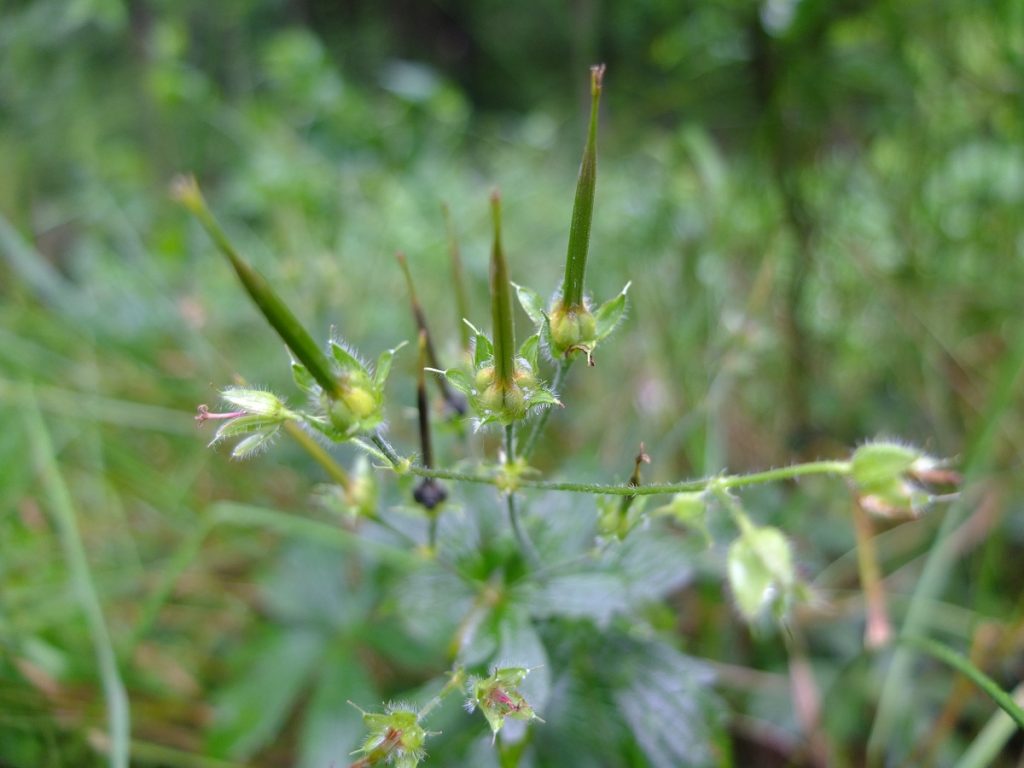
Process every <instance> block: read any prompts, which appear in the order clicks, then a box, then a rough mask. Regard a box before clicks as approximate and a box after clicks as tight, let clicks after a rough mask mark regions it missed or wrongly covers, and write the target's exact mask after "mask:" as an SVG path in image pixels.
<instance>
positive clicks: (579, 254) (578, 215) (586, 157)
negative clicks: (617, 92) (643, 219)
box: [562, 64, 604, 307]
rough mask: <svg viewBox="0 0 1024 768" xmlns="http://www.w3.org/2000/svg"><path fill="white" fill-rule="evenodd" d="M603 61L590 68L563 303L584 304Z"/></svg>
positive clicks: (592, 212) (566, 260) (571, 305)
mask: <svg viewBox="0 0 1024 768" xmlns="http://www.w3.org/2000/svg"><path fill="white" fill-rule="evenodd" d="M603 79H604V65H603V64H601V65H599V66H595V67H591V68H590V97H591V101H590V125H589V128H588V129H587V143H586V146H585V147H584V149H583V159H582V161H581V162H580V173H579V177H578V179H577V180H576V199H575V200H574V202H573V206H572V222H571V223H570V224H569V248H568V252H567V253H566V257H565V279H564V280H563V282H562V303H563V304H564V305H565V306H566V307H578V306H582V304H583V276H584V272H585V271H586V269H587V251H588V250H589V249H590V225H591V222H592V221H593V218H594V190H595V189H596V188H597V114H598V106H599V105H600V103H601V88H602V82H603Z"/></svg>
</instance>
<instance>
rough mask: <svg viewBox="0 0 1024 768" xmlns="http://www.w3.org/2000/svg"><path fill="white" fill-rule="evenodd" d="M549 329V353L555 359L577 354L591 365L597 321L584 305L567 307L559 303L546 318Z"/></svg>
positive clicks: (595, 343)
mask: <svg viewBox="0 0 1024 768" xmlns="http://www.w3.org/2000/svg"><path fill="white" fill-rule="evenodd" d="M548 322H549V323H550V328H551V331H550V333H551V353H552V355H553V356H554V357H556V358H561V357H569V356H570V355H573V354H575V353H577V352H582V353H583V354H585V355H586V356H587V361H588V362H589V363H590V364H591V365H593V364H594V363H593V358H592V355H591V353H592V351H593V349H594V347H595V346H596V345H597V341H598V340H597V320H596V319H595V317H594V315H593V313H592V312H591V311H590V310H589V309H587V307H586V306H584V305H577V306H570V307H567V306H565V304H563V303H562V302H559V303H558V304H556V305H555V307H554V308H553V309H552V310H551V314H550V315H549V317H548Z"/></svg>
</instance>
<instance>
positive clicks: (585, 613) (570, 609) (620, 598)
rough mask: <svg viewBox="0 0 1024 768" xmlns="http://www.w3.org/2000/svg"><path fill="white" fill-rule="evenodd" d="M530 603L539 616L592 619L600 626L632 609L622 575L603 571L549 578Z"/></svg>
mask: <svg viewBox="0 0 1024 768" xmlns="http://www.w3.org/2000/svg"><path fill="white" fill-rule="evenodd" d="M529 605H530V611H531V613H532V614H533V615H534V616H536V617H538V618H567V619H590V620H591V621H593V622H594V624H596V625H597V627H598V628H604V627H607V626H608V625H609V624H610V623H611V620H612V618H613V617H614V616H616V615H618V614H625V613H628V612H629V610H630V601H629V592H628V591H627V589H626V585H625V583H624V582H623V580H622V578H621V577H620V576H619V575H617V574H613V573H607V572H603V571H595V572H590V573H573V574H568V575H565V576H555V577H553V578H551V579H548V580H546V581H545V582H544V583H542V584H540V585H538V586H537V588H536V589H535V590H534V591H533V592H532V594H531V595H530V598H529Z"/></svg>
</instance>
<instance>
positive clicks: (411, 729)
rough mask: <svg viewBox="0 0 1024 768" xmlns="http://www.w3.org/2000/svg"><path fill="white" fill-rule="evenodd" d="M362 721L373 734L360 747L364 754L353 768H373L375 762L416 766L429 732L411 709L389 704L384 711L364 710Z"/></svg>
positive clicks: (408, 767)
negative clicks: (381, 712) (371, 767)
mask: <svg viewBox="0 0 1024 768" xmlns="http://www.w3.org/2000/svg"><path fill="white" fill-rule="evenodd" d="M360 711H361V710H360ZM363 723H364V724H365V725H366V727H367V728H368V729H369V731H370V734H369V735H368V736H367V737H366V740H365V741H364V742H363V745H362V747H360V748H359V750H358V754H361V755H363V756H362V757H361V758H360V759H359V760H357V761H356V762H355V763H353V764H352V766H351V767H350V768H370V766H375V765H392V766H396V768H416V766H417V765H419V763H420V761H421V760H422V759H423V758H424V756H425V755H426V752H425V751H424V749H423V743H424V742H425V741H426V738H427V736H428V733H427V731H425V730H424V729H423V726H421V725H420V724H419V716H418V715H417V713H416V712H415V711H413V710H412V709H411V708H409V707H405V706H402V705H394V706H391V705H389V706H388V708H387V711H386V712H384V713H383V714H380V713H375V712H363Z"/></svg>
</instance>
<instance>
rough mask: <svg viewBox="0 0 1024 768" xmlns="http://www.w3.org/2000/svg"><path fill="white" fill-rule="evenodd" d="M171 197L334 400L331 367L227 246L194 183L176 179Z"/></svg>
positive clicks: (265, 285) (267, 288)
mask: <svg viewBox="0 0 1024 768" xmlns="http://www.w3.org/2000/svg"><path fill="white" fill-rule="evenodd" d="M172 193H173V196H174V198H175V199H176V200H178V201H179V202H180V203H181V204H182V205H184V206H185V207H186V208H187V209H188V210H189V211H190V212H191V213H192V214H193V215H194V216H195V217H196V218H197V219H199V221H200V223H201V224H202V225H203V227H204V228H205V229H206V231H207V233H209V235H210V237H211V239H212V240H213V242H214V243H215V244H216V246H217V248H219V249H220V251H221V253H223V254H224V256H225V257H227V259H228V261H229V262H231V266H232V267H233V268H234V270H235V274H237V275H238V279H239V280H240V281H241V283H242V286H243V287H244V288H245V290H246V293H248V294H249V296H250V298H252V300H253V302H255V304H256V307H257V308H258V309H259V311H260V313H262V315H263V317H265V318H266V319H267V322H269V323H270V325H271V327H273V329H274V330H275V331H277V335H278V336H280V337H281V340H282V341H284V343H285V344H287V345H288V348H289V349H290V350H291V351H292V353H293V354H294V355H295V356H296V357H297V358H298V359H299V362H300V363H302V364H303V365H304V366H306V369H307V370H308V371H309V372H310V374H311V375H312V376H313V378H315V379H316V380H317V383H318V384H319V385H320V386H321V387H323V389H324V392H326V393H328V394H329V395H331V396H338V395H339V394H340V393H339V391H338V382H337V380H336V379H335V377H334V374H333V373H332V371H331V364H330V362H329V361H328V359H327V356H326V355H325V354H324V353H323V351H322V350H321V349H320V347H319V346H317V343H316V342H315V341H313V337H312V336H310V335H309V332H308V331H307V330H306V329H305V328H304V327H303V326H302V323H300V322H299V320H298V318H297V317H295V314H294V313H293V312H292V311H291V310H290V309H289V308H288V305H287V304H285V303H284V302H283V301H282V300H281V298H280V297H279V296H278V295H277V294H276V293H275V292H274V289H273V288H272V287H271V286H270V283H268V282H267V280H266V278H264V277H263V275H261V274H260V273H259V272H257V271H256V270H255V269H254V268H253V267H252V266H251V265H250V264H249V263H248V262H247V261H246V260H245V259H243V258H242V257H241V255H239V253H238V251H236V250H235V247H234V246H233V245H232V244H231V241H230V240H229V239H228V236H227V235H226V234H225V233H224V230H223V229H221V227H220V224H218V223H217V219H216V218H214V216H213V214H212V213H211V212H210V209H209V207H208V206H207V205H206V201H205V200H204V199H203V195H202V192H200V191H199V185H198V184H197V183H196V180H195V179H194V178H192V177H191V176H189V177H179V178H178V179H176V180H175V181H174V184H173V188H172Z"/></svg>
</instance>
